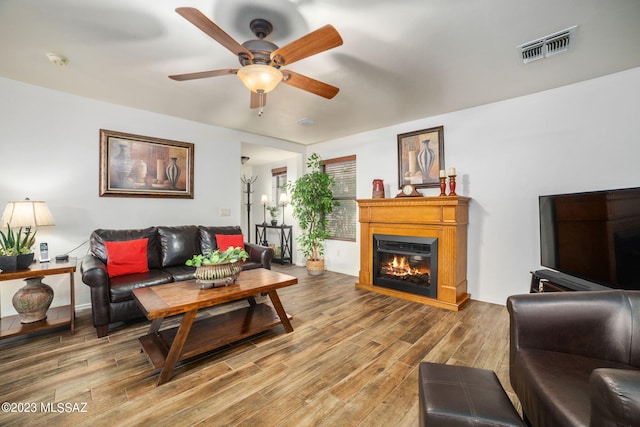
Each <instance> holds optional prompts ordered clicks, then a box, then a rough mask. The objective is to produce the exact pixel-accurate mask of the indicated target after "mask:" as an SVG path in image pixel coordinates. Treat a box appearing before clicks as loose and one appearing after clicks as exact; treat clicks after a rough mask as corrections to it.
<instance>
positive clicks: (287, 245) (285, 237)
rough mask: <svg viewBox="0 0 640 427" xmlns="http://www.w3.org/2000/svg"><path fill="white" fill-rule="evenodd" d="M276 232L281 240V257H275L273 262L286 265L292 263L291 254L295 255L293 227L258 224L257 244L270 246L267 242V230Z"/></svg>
mask: <svg viewBox="0 0 640 427" xmlns="http://www.w3.org/2000/svg"><path fill="white" fill-rule="evenodd" d="M269 229H271V230H275V231H276V232H277V233H278V238H279V240H280V256H279V257H277V256H274V258H273V261H275V262H279V263H280V264H284V263H285V262H292V257H291V254H292V253H293V234H292V229H293V227H292V226H290V225H268V224H256V243H258V244H259V245H262V246H269V242H268V241H267V230H269Z"/></svg>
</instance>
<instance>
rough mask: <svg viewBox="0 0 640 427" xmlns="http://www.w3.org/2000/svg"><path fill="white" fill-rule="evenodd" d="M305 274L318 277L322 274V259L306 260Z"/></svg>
mask: <svg viewBox="0 0 640 427" xmlns="http://www.w3.org/2000/svg"><path fill="white" fill-rule="evenodd" d="M307 273H308V274H309V276H320V275H321V274H323V273H324V259H318V260H311V259H308V260H307Z"/></svg>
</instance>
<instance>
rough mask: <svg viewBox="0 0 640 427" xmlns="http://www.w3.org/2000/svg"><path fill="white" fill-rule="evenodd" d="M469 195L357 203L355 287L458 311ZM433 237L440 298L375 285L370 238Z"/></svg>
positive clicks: (463, 288) (462, 289)
mask: <svg viewBox="0 0 640 427" xmlns="http://www.w3.org/2000/svg"><path fill="white" fill-rule="evenodd" d="M470 200H471V199H470V198H468V197H461V196H441V197H412V198H394V199H360V200H357V202H358V207H359V212H360V213H359V220H360V275H359V280H358V283H357V284H356V287H357V288H358V289H364V290H368V291H373V292H378V293H381V294H385V295H391V296H395V297H399V298H404V299H407V300H410V301H416V302H421V303H423V304H429V305H434V306H438V307H442V308H447V309H449V310H455V311H457V310H459V309H460V307H462V305H463V304H464V303H466V302H467V301H468V300H469V298H470V295H469V294H468V293H467V225H468V223H469V201H470ZM374 234H394V235H398V236H420V237H435V238H437V239H438V284H437V286H438V294H437V298H435V299H434V298H429V297H425V296H422V295H416V294H412V293H407V292H401V291H397V290H394V289H389V288H385V287H381V286H375V285H374V283H373V277H374V273H373V235H374Z"/></svg>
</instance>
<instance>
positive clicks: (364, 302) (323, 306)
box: [0, 265, 519, 427]
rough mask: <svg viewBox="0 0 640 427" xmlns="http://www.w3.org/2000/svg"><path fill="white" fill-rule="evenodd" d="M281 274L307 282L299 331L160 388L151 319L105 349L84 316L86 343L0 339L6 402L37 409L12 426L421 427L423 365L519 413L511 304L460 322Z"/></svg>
mask: <svg viewBox="0 0 640 427" xmlns="http://www.w3.org/2000/svg"><path fill="white" fill-rule="evenodd" d="M273 268H274V270H278V271H283V272H285V273H287V274H292V275H295V276H297V277H298V278H299V284H298V285H296V286H292V287H289V288H286V289H282V290H280V291H279V292H278V293H279V295H280V299H281V300H282V304H283V306H284V308H285V310H286V311H287V313H289V314H291V315H293V320H292V324H293V327H294V331H293V332H292V333H290V334H287V333H285V332H284V328H283V327H282V326H278V327H276V328H274V329H273V330H270V331H267V332H265V333H262V334H260V335H258V336H255V337H252V338H251V339H247V340H244V341H243V342H240V343H237V344H234V345H232V346H227V347H225V348H223V349H221V350H217V351H215V352H212V353H209V354H206V355H204V356H201V357H198V358H196V359H194V360H190V361H187V362H185V363H182V364H180V365H178V367H177V368H176V371H175V373H174V377H173V379H172V380H171V381H170V382H168V383H166V384H164V385H162V386H159V387H156V380H157V377H158V372H159V371H158V370H154V369H153V368H152V367H151V365H150V363H149V361H148V360H147V358H146V356H145V355H144V353H142V352H141V351H140V344H139V341H138V337H139V336H140V335H143V334H145V333H146V332H147V330H148V327H149V322H148V321H145V320H141V321H140V322H138V323H133V324H128V325H122V326H121V327H119V328H118V329H115V330H112V331H110V332H109V335H108V336H107V337H104V338H101V339H98V338H96V334H95V329H94V328H93V326H92V323H91V313H90V311H89V310H83V311H79V312H77V322H76V334H75V335H70V334H69V331H68V330H59V331H54V332H48V333H46V334H42V335H38V336H29V337H22V338H20V339H11V340H5V341H0V402H15V403H16V404H22V405H23V404H31V405H29V406H26V407H25V406H24V405H23V407H22V409H23V410H24V409H32V410H35V412H31V413H24V412H23V413H17V412H10V413H6V412H0V425H3V426H4V425H10V426H33V425H54V426H93V427H95V426H113V425H127V426H138V425H140V426H142V425H145V426H149V425H154V426H183V425H184V426H191V425H206V426H416V425H417V424H418V370H417V369H418V368H417V367H418V363H420V362H421V361H431V362H440V363H448V364H456V365H464V366H475V367H481V368H486V369H491V370H494V371H496V373H497V375H498V377H499V378H500V381H501V382H502V384H503V386H504V387H505V390H507V392H508V394H509V397H510V398H511V399H512V401H514V402H515V403H516V406H517V407H519V405H518V404H517V398H516V397H515V395H514V394H513V393H512V389H511V386H510V384H509V372H508V364H509V354H508V339H509V337H508V316H507V312H506V309H505V308H504V306H500V305H495V304H488V303H483V302H478V301H473V300H472V301H470V303H469V304H468V305H467V306H465V307H464V308H463V309H462V310H461V311H460V312H452V311H447V310H444V309H440V308H436V307H431V306H426V305H421V304H418V303H414V302H409V301H404V300H401V299H396V298H392V297H388V296H384V295H378V294H375V293H371V292H367V291H362V290H357V289H355V286H354V285H355V282H356V278H355V277H353V276H347V275H343V274H338V273H332V272H326V273H325V274H324V275H323V276H316V277H311V276H308V275H307V273H306V270H305V269H304V268H300V267H295V266H279V265H275V266H274V267H273ZM258 299H262V300H265V301H268V297H259V298H258ZM245 304H246V303H245V302H237V303H231V304H227V305H225V306H223V307H219V308H216V309H214V310H217V311H216V312H220V310H230V309H233V308H238V306H239V305H245ZM210 314H211V312H205V313H201V314H199V316H208V315H210ZM178 321H179V319H171V320H170V321H169V322H165V325H163V326H166V325H173V324H177V322H178ZM58 404H62V405H58ZM85 404H86V405H85ZM65 405H66V406H65ZM14 409H20V408H18V407H15V408H14Z"/></svg>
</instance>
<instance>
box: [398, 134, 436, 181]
mask: <svg viewBox="0 0 640 427" xmlns="http://www.w3.org/2000/svg"><path fill="white" fill-rule="evenodd" d="M441 169H444V127H443V126H438V127H434V128H430V129H423V130H418V131H415V132H408V133H401V134H399V135H398V187H399V188H402V186H403V185H406V184H413V185H414V186H415V187H416V188H426V187H438V186H439V184H440V180H439V177H440V172H439V171H440V170H441Z"/></svg>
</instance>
